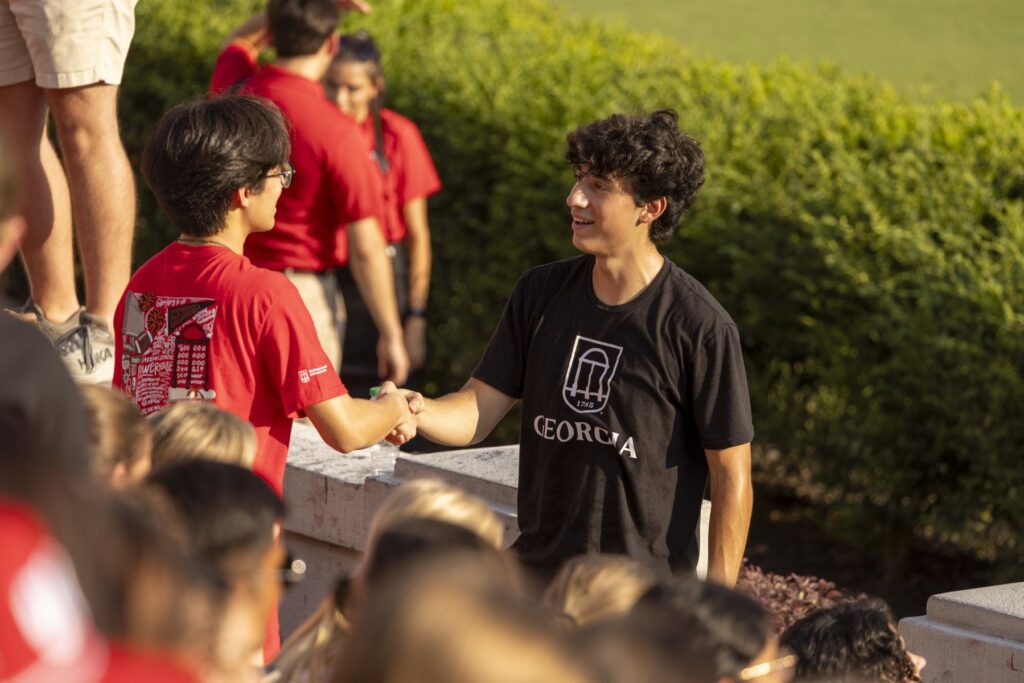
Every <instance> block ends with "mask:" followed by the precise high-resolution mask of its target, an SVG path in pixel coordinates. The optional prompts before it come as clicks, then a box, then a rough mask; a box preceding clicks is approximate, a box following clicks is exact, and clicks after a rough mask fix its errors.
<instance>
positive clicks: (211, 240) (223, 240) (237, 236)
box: [178, 225, 248, 255]
mask: <svg viewBox="0 0 1024 683" xmlns="http://www.w3.org/2000/svg"><path fill="white" fill-rule="evenodd" d="M246 237H248V233H245V232H242V231H239V230H238V229H237V228H233V227H232V226H230V225H229V226H228V227H227V228H225V229H224V230H221V231H220V232H218V233H217V234H216V235H210V236H209V237H199V236H196V235H186V234H185V233H182V234H181V235H180V236H179V237H178V241H179V242H181V243H182V244H187V245H189V246H193V247H223V248H226V249H230V250H231V251H233V252H234V253H236V254H238V255H241V254H242V250H243V249H244V248H245V238H246Z"/></svg>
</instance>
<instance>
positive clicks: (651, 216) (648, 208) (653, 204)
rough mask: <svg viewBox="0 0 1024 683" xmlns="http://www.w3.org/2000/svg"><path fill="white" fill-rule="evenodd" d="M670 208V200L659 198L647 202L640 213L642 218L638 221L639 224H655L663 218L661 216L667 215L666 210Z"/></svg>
mask: <svg viewBox="0 0 1024 683" xmlns="http://www.w3.org/2000/svg"><path fill="white" fill-rule="evenodd" d="M667 208H668V199H667V198H665V197H658V198H657V199H652V200H650V201H649V202H646V203H645V204H644V206H643V210H642V211H640V217H639V218H638V219H637V222H639V223H647V224H650V223H653V222H654V221H656V220H658V219H659V218H661V214H663V213H665V209H667Z"/></svg>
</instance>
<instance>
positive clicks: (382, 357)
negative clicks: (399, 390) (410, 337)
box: [377, 335, 409, 385]
mask: <svg viewBox="0 0 1024 683" xmlns="http://www.w3.org/2000/svg"><path fill="white" fill-rule="evenodd" d="M377 376H378V377H380V378H381V379H383V380H389V381H391V382H394V383H395V384H398V385H401V384H404V383H405V381H406V380H407V379H409V353H408V352H407V351H406V349H405V341H404V340H403V339H402V337H401V335H399V336H398V337H397V338H391V339H389V338H385V337H381V338H380V339H379V340H378V341H377Z"/></svg>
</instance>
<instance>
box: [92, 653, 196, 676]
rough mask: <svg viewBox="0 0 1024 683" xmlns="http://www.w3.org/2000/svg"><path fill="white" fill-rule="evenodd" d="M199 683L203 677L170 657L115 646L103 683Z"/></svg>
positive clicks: (163, 654)
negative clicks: (141, 682) (144, 682)
mask: <svg viewBox="0 0 1024 683" xmlns="http://www.w3.org/2000/svg"><path fill="white" fill-rule="evenodd" d="M140 681H146V683H199V676H198V674H197V673H196V672H194V671H191V670H190V669H189V668H188V667H186V666H185V665H184V664H183V663H181V662H179V661H178V660H177V659H175V658H173V657H172V656H171V655H169V654H165V653H162V652H157V651H154V650H142V649H140V648H137V647H134V646H131V645H121V644H112V645H111V646H110V664H109V665H108V668H107V673H106V674H104V676H103V679H102V683H139V682H140Z"/></svg>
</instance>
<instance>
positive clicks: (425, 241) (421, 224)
mask: <svg viewBox="0 0 1024 683" xmlns="http://www.w3.org/2000/svg"><path fill="white" fill-rule="evenodd" d="M402 213H403V215H404V217H405V224H406V227H407V229H408V234H407V235H406V238H405V248H406V253H407V254H408V257H409V308H419V309H426V307H427V298H428V297H429V296H430V263H431V250H430V226H429V224H428V222H427V200H426V199H425V198H422V197H421V198H419V199H413V200H412V201H410V202H406V204H405V205H404V206H403V207H402Z"/></svg>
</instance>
